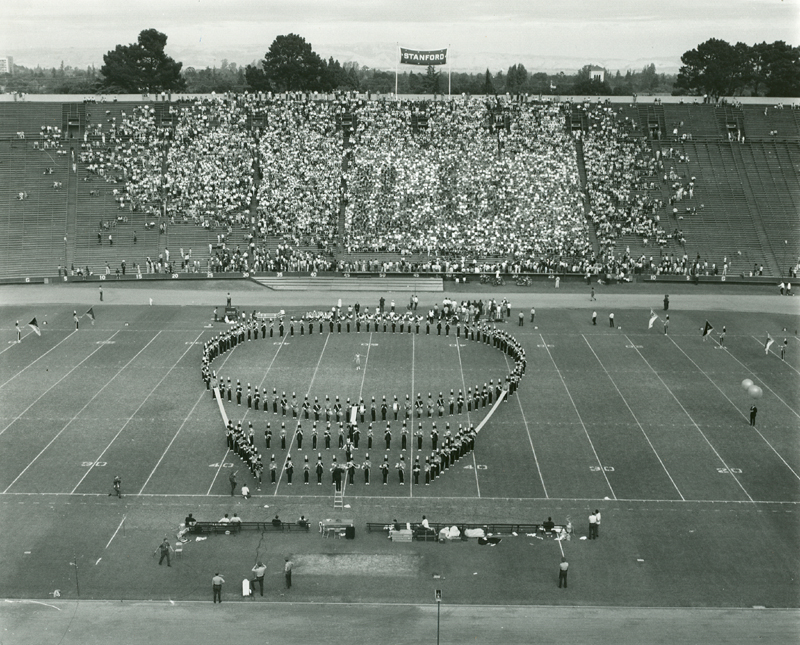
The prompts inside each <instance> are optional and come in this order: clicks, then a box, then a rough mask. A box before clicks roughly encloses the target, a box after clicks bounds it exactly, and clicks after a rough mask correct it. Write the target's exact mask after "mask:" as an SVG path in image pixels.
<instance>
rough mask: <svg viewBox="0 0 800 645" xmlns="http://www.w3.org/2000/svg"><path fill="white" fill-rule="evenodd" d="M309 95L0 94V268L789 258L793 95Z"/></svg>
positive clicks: (370, 266)
mask: <svg viewBox="0 0 800 645" xmlns="http://www.w3.org/2000/svg"><path fill="white" fill-rule="evenodd" d="M317 98H319V97H308V96H304V95H284V96H280V97H266V96H259V95H247V94H244V95H220V96H213V95H212V96H211V97H205V98H198V99H192V100H185V101H183V102H175V103H165V102H138V103H116V102H114V103H100V104H60V103H36V102H24V103H4V104H2V106H0V178H1V179H2V181H1V182H0V205H1V206H2V213H0V235H2V242H0V248H2V250H3V251H4V253H3V257H2V259H0V275H2V276H3V277H9V276H30V275H51V276H52V275H54V274H55V271H56V269H57V267H58V266H60V265H64V266H70V267H71V266H74V267H75V269H78V268H80V269H82V270H85V269H86V267H88V268H89V270H90V271H92V272H94V273H98V272H104V271H105V270H106V264H108V265H109V270H110V271H111V272H114V271H115V270H116V268H117V267H118V266H119V265H120V262H121V261H122V260H125V261H126V264H127V268H128V270H129V271H134V270H135V268H134V267H135V266H136V265H137V264H138V265H140V266H141V270H142V272H143V273H144V272H146V271H147V259H148V258H150V260H151V264H150V266H151V267H153V266H154V265H155V268H154V269H153V270H163V271H166V270H170V271H173V272H178V271H181V270H191V271H202V272H205V271H206V270H209V269H210V270H212V271H215V272H219V271H225V270H237V271H245V270H247V271H252V270H255V271H265V270H266V271H270V270H271V271H323V270H330V269H338V270H340V271H364V270H376V271H382V272H386V271H396V270H399V271H409V272H419V271H435V270H437V267H442V266H447V267H449V268H450V269H454V270H456V271H463V270H465V269H469V270H470V271H471V270H473V269H475V268H478V269H479V270H484V271H496V270H500V271H503V272H509V273H513V272H517V271H547V272H552V271H560V272H581V273H593V272H597V273H601V272H605V273H611V274H615V275H618V276H622V277H626V278H627V277H628V276H629V274H631V273H637V272H649V271H654V270H656V267H660V270H662V271H665V270H668V271H669V272H672V273H685V272H687V271H690V270H691V267H692V265H693V264H694V260H695V259H696V258H697V256H698V255H699V256H700V258H701V259H702V260H704V261H706V262H707V263H708V265H709V266H710V265H712V264H717V265H718V267H719V268H720V269H721V267H722V264H723V263H724V260H725V258H727V260H728V265H729V267H728V269H729V273H730V272H734V273H736V274H739V273H746V272H749V270H750V269H751V268H752V267H753V266H754V265H756V266H759V267H760V266H761V265H762V264H763V266H764V271H765V273H766V274H773V275H774V274H777V273H778V272H779V270H780V269H783V270H784V271H786V268H787V266H788V265H789V264H794V263H795V261H796V259H797V255H798V252H800V235H798V232H797V226H796V217H797V212H798V209H797V207H798V202H799V201H800V195H799V194H798V193H799V192H800V189H798V174H799V173H798V166H797V155H798V146H799V145H800V127H798V123H799V122H800V119H798V110H796V109H783V108H782V107H780V106H766V107H764V106H753V105H740V104H737V103H734V104H719V105H717V106H713V105H702V104H696V103H692V104H688V103H667V104H662V103H661V102H660V101H656V102H654V103H651V104H646V105H645V104H641V103H640V104H638V105H629V104H623V103H613V104H612V103H608V102H603V103H598V102H595V103H591V102H589V101H585V102H583V103H577V104H571V103H559V102H552V101H549V102H548V101H544V102H535V101H516V100H513V99H511V98H509V97H500V98H495V99H492V100H489V101H487V100H486V99H485V98H483V97H476V98H469V97H458V98H456V99H455V100H453V101H451V102H445V101H438V102H433V101H403V102H400V103H394V102H386V101H368V100H366V99H364V98H363V97H356V96H339V97H324V100H316V99H317ZM21 132H24V133H25V134H24V138H23V137H22V136H21V135H20V134H19V133H21ZM742 137H743V138H744V142H742ZM72 150H74V151H75V154H76V163H75V164H74V170H75V172H73V163H72ZM681 155H683V156H684V157H685V158H686V159H684V160H680V159H679V157H680V156H681ZM687 160H688V162H687ZM51 173H52V174H51ZM692 178H694V179H692ZM20 193H22V196H23V199H19V196H20ZM151 224H152V226H151ZM134 231H135V232H136V244H134V241H133V240H134ZM98 232H99V233H100V234H101V237H100V241H99V242H98V239H97V234H98ZM65 235H66V237H67V243H66V244H65V243H64V239H63V238H64V236H65ZM109 235H112V237H113V239H114V247H113V248H111V247H110V245H109V243H108V236H109ZM166 249H169V250H170V263H169V264H170V266H167V262H166ZM189 254H191V258H187V256H188V255H189ZM159 256H161V259H162V262H161V263H160V264H159V261H158V260H159ZM675 258H678V260H675ZM187 260H188V261H187Z"/></svg>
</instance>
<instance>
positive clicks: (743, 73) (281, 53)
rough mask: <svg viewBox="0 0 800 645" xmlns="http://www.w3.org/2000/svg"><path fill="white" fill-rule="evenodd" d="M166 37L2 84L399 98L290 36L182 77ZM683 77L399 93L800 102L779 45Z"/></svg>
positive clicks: (364, 71) (563, 78)
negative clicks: (96, 62)
mask: <svg viewBox="0 0 800 645" xmlns="http://www.w3.org/2000/svg"><path fill="white" fill-rule="evenodd" d="M166 44H167V36H166V35H165V34H162V33H160V32H158V31H156V30H155V29H147V30H144V31H142V32H141V33H140V34H139V37H138V39H137V42H136V43H132V44H130V45H117V46H116V48H115V49H113V50H111V51H109V52H108V53H106V54H105V55H104V56H103V65H102V67H100V69H96V68H95V67H94V66H90V67H88V68H87V69H85V70H83V69H75V68H71V67H69V66H66V67H65V66H64V64H63V63H62V65H61V67H60V68H58V69H56V68H52V69H49V70H44V69H42V68H40V67H37V68H35V69H27V68H24V67H21V66H16V68H15V73H14V74H13V75H6V76H5V77H4V78H2V77H0V85H1V86H3V88H4V89H5V91H7V92H29V93H42V94H47V93H49V94H94V93H97V92H100V93H108V94H110V93H115V94H139V93H155V92H162V91H167V92H190V93H210V92H228V91H233V92H244V91H263V92H269V91H272V92H284V91H307V92H332V91H334V90H337V91H350V90H354V91H359V92H371V93H374V94H378V93H380V94H387V93H391V92H394V91H395V74H394V72H393V71H386V70H379V69H373V68H370V67H366V66H360V65H359V64H358V63H352V62H347V63H344V64H341V63H340V62H339V61H338V60H335V59H334V58H332V57H331V58H329V59H327V60H325V59H324V58H322V57H321V56H319V54H317V53H316V52H315V51H314V50H313V48H312V46H311V44H310V43H308V42H307V41H306V40H305V38H303V37H302V36H299V35H297V34H286V35H281V36H278V37H277V38H275V40H274V41H273V42H272V44H271V45H270V47H269V50H268V51H267V52H266V54H265V55H264V58H263V59H261V60H260V61H257V62H254V63H251V64H249V65H246V66H240V65H237V64H236V63H232V62H228V61H227V60H223V61H222V62H221V64H220V66H219V67H217V66H216V65H215V66H214V67H206V68H205V69H196V68H194V67H187V68H184V67H183V64H182V63H180V62H177V61H175V60H174V59H173V58H172V57H170V56H169V55H167V53H166V51H165V49H166ZM681 62H682V63H683V66H682V67H681V69H680V71H679V73H678V74H677V76H675V75H669V74H659V73H657V71H656V67H655V65H654V64H650V65H647V66H645V67H643V68H642V69H641V70H639V71H631V70H628V71H627V72H625V73H624V74H623V73H621V72H620V71H619V70H617V71H616V73H615V74H612V73H611V72H610V71H609V70H604V78H603V80H598V79H593V78H592V76H591V71H592V68H591V67H590V66H588V65H587V66H585V67H583V68H582V69H581V70H579V71H578V72H577V73H576V74H564V73H563V72H561V73H557V74H547V73H544V72H535V73H529V72H528V70H526V69H525V66H524V65H522V64H514V65H512V66H510V67H509V68H508V69H507V70H505V71H502V70H501V71H497V72H495V73H492V72H491V71H490V70H488V69H487V70H486V71H485V72H481V73H464V72H457V73H453V74H452V75H451V76H450V77H449V78H448V75H447V72H446V71H442V68H440V67H433V66H431V67H428V68H423V69H421V70H420V71H404V72H403V73H401V74H400V75H399V76H398V78H397V89H398V92H399V93H400V94H430V95H437V94H438V95H442V94H447V92H448V88H449V90H450V92H451V93H452V94H456V95H458V94H462V93H467V94H490V95H491V94H506V93H510V94H531V95H538V94H556V95H579V96H599V95H619V96H626V95H632V94H670V93H672V94H679V95H686V94H688V95H698V96H702V95H706V96H708V97H710V98H711V99H717V98H719V97H720V96H787V97H791V96H800V48H798V47H792V46H790V45H787V44H786V43H784V42H782V41H776V42H775V43H761V44H756V45H753V46H749V45H746V44H744V43H737V44H736V45H730V44H729V43H726V42H725V41H722V40H717V39H713V38H712V39H710V40H708V41H706V42H704V43H702V44H700V45H698V46H697V48H695V49H692V50H690V51H688V52H686V53H684V54H683V56H682V57H681Z"/></svg>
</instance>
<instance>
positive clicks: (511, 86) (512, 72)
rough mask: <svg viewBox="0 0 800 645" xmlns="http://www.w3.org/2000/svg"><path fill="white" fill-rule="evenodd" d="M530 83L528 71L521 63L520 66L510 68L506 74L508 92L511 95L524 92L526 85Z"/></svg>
mask: <svg viewBox="0 0 800 645" xmlns="http://www.w3.org/2000/svg"><path fill="white" fill-rule="evenodd" d="M527 82H528V70H527V69H525V66H524V65H523V64H522V63H520V64H519V65H512V66H511V67H509V68H508V74H506V91H507V92H511V93H514V94H516V93H519V92H522V91H523V89H524V87H525V84H526V83H527Z"/></svg>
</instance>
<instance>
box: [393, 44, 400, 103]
mask: <svg viewBox="0 0 800 645" xmlns="http://www.w3.org/2000/svg"><path fill="white" fill-rule="evenodd" d="M394 55H395V59H394V100H395V101H396V100H397V66H398V64H399V63H398V61H399V60H400V43H399V42H398V43H397V51H396V52H395V53H394Z"/></svg>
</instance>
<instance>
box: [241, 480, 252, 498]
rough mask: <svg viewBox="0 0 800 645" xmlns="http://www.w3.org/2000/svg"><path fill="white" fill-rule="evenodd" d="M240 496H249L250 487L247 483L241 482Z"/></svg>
mask: <svg viewBox="0 0 800 645" xmlns="http://www.w3.org/2000/svg"><path fill="white" fill-rule="evenodd" d="M242 497H244V498H245V499H249V498H250V488H249V487H248V486H247V484H242Z"/></svg>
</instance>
